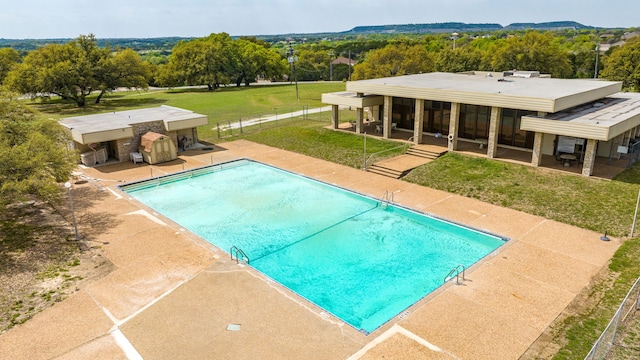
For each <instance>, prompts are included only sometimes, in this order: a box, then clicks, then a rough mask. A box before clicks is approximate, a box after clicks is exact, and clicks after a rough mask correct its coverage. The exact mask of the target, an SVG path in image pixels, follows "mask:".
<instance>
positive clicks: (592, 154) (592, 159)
mask: <svg viewBox="0 0 640 360" xmlns="http://www.w3.org/2000/svg"><path fill="white" fill-rule="evenodd" d="M597 144H598V140H594V139H587V148H586V149H585V151H584V163H583V164H582V176H591V174H593V167H594V165H595V163H596V145H597Z"/></svg>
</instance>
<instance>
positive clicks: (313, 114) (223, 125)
mask: <svg viewBox="0 0 640 360" xmlns="http://www.w3.org/2000/svg"><path fill="white" fill-rule="evenodd" d="M330 109H331V107H324V108H313V109H309V106H307V105H304V106H301V107H300V108H289V109H273V110H274V111H273V112H272V113H269V114H257V115H253V116H245V117H241V118H237V119H229V120H224V121H217V122H216V126H215V127H214V128H213V130H214V131H215V132H216V133H217V136H218V138H219V139H224V138H229V137H233V136H237V135H240V134H246V133H252V132H256V131H260V130H262V129H263V127H267V126H268V127H276V126H280V125H283V124H287V123H291V122H294V121H297V120H313V121H327V120H328V119H330V118H331V112H330V111H329V110H330Z"/></svg>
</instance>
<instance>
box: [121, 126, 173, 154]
mask: <svg viewBox="0 0 640 360" xmlns="http://www.w3.org/2000/svg"><path fill="white" fill-rule="evenodd" d="M131 127H132V129H133V137H132V138H130V139H120V140H118V141H117V142H116V144H117V147H118V149H117V151H118V159H119V160H120V161H121V162H122V161H129V154H130V153H132V152H136V151H138V147H140V140H141V138H142V135H144V134H146V133H148V132H149V131H153V132H155V133H158V134H163V135H166V136H168V137H170V138H171V139H172V140H173V143H174V144H176V136H177V134H176V132H175V131H169V132H168V131H166V130H165V127H164V122H163V121H161V120H160V121H150V122H146V123H141V124H135V125H132V126H131ZM176 146H177V145H176Z"/></svg>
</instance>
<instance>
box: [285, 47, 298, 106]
mask: <svg viewBox="0 0 640 360" xmlns="http://www.w3.org/2000/svg"><path fill="white" fill-rule="evenodd" d="M293 53H294V52H293V45H292V43H289V51H288V54H287V55H289V56H288V57H287V60H288V61H289V64H291V67H292V69H293V80H294V81H295V82H296V100H298V101H300V97H299V96H298V76H297V75H296V61H297V60H298V57H297V56H295V55H294V54H293Z"/></svg>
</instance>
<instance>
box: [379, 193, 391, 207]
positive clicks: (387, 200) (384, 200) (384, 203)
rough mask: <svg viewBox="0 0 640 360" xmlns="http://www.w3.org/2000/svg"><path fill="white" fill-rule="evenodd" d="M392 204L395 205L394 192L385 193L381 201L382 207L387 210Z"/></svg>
mask: <svg viewBox="0 0 640 360" xmlns="http://www.w3.org/2000/svg"><path fill="white" fill-rule="evenodd" d="M390 203H393V191H391V192H389V191H385V192H384V195H382V200H380V206H381V207H382V208H386V207H387V206H388V205H389V204H390Z"/></svg>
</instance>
